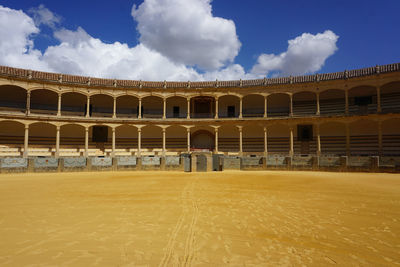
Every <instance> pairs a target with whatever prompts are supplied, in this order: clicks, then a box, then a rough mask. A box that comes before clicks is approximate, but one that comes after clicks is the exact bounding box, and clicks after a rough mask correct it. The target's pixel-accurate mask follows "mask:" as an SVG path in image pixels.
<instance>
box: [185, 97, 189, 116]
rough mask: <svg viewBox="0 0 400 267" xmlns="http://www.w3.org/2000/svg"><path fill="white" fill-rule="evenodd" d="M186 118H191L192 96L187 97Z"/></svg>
mask: <svg viewBox="0 0 400 267" xmlns="http://www.w3.org/2000/svg"><path fill="white" fill-rule="evenodd" d="M186 119H190V98H188V99H187V114H186Z"/></svg>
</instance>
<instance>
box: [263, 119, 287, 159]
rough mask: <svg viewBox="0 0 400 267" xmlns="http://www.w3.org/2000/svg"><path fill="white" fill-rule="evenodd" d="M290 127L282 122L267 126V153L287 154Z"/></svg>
mask: <svg viewBox="0 0 400 267" xmlns="http://www.w3.org/2000/svg"><path fill="white" fill-rule="evenodd" d="M289 150H290V129H289V126H287V125H284V124H273V125H271V126H269V127H268V153H270V154H285V155H287V154H289Z"/></svg>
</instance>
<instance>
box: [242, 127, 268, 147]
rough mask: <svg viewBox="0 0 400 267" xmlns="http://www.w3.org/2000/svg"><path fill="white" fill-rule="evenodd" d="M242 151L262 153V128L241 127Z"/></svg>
mask: <svg viewBox="0 0 400 267" xmlns="http://www.w3.org/2000/svg"><path fill="white" fill-rule="evenodd" d="M243 151H244V152H264V127H261V126H259V125H248V126H244V127H243Z"/></svg>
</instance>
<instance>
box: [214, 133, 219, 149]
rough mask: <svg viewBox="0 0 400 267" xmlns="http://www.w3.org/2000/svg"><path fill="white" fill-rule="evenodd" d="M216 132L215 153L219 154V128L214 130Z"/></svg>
mask: <svg viewBox="0 0 400 267" xmlns="http://www.w3.org/2000/svg"><path fill="white" fill-rule="evenodd" d="M214 131H215V153H218V128H217V127H215V128H214Z"/></svg>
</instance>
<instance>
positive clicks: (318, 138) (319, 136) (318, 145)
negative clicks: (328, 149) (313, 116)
mask: <svg viewBox="0 0 400 267" xmlns="http://www.w3.org/2000/svg"><path fill="white" fill-rule="evenodd" d="M316 132H317V156H318V157H319V156H321V135H320V133H319V124H317V125H316Z"/></svg>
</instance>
